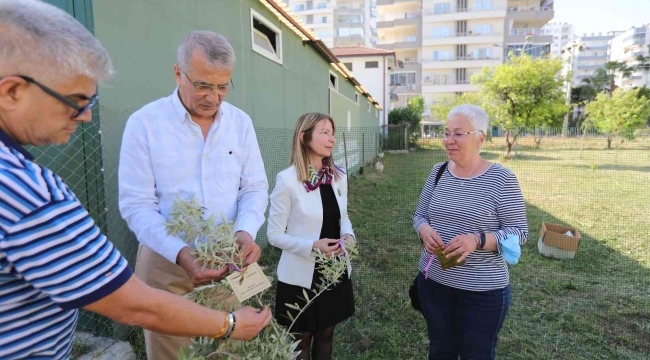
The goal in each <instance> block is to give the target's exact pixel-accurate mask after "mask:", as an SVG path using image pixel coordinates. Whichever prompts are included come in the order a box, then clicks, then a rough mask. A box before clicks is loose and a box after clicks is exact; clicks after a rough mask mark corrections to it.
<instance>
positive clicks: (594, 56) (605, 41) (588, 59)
mask: <svg viewBox="0 0 650 360" xmlns="http://www.w3.org/2000/svg"><path fill="white" fill-rule="evenodd" d="M619 34H621V31H610V32H607V33H598V34H596V33H591V34H583V35H582V36H581V37H580V38H578V39H577V42H578V43H579V44H581V45H582V47H581V49H580V50H579V51H576V53H575V59H573V66H572V68H573V69H574V70H573V85H574V86H579V85H580V84H582V80H584V79H586V78H589V77H591V76H592V75H593V74H594V72H595V71H596V70H598V69H600V68H604V67H605V63H607V61H608V60H609V55H608V53H609V42H610V41H611V40H612V39H614V37H616V36H617V35H619ZM571 56H572V54H571V53H570V52H567V53H566V54H565V58H566V59H567V60H568V61H571ZM570 67H571V66H570Z"/></svg>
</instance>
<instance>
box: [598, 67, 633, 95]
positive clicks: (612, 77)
mask: <svg viewBox="0 0 650 360" xmlns="http://www.w3.org/2000/svg"><path fill="white" fill-rule="evenodd" d="M605 71H606V72H607V75H608V76H609V93H610V94H612V93H614V90H615V89H616V74H618V73H620V74H621V76H623V78H629V77H630V76H632V74H633V73H634V68H633V67H630V66H627V64H625V63H624V62H620V61H608V62H606V63H605Z"/></svg>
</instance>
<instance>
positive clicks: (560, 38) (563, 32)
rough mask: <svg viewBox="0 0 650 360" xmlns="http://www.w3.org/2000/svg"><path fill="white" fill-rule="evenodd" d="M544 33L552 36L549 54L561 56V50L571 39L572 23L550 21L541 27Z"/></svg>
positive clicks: (572, 35) (572, 36)
mask: <svg viewBox="0 0 650 360" xmlns="http://www.w3.org/2000/svg"><path fill="white" fill-rule="evenodd" d="M542 31H543V33H544V35H548V36H552V37H553V41H552V42H551V56H553V57H563V55H562V50H563V49H564V47H565V46H567V44H569V43H570V42H571V41H573V38H574V34H573V25H572V24H569V23H561V22H551V23H548V24H546V25H544V27H542Z"/></svg>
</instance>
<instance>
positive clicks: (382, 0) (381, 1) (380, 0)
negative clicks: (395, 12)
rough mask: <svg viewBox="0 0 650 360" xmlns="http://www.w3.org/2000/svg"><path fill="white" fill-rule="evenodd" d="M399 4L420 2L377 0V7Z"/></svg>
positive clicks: (418, 0) (418, 1)
mask: <svg viewBox="0 0 650 360" xmlns="http://www.w3.org/2000/svg"><path fill="white" fill-rule="evenodd" d="M399 3H417V4H419V3H420V0H377V6H381V5H393V4H399Z"/></svg>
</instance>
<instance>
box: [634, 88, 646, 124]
mask: <svg viewBox="0 0 650 360" xmlns="http://www.w3.org/2000/svg"><path fill="white" fill-rule="evenodd" d="M634 89H639V95H638V97H645V98H646V99H648V100H650V88H649V87H647V86H645V85H643V86H641V87H635V88H634ZM646 124H647V125H648V127H650V116H649V117H648V121H647V123H646Z"/></svg>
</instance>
